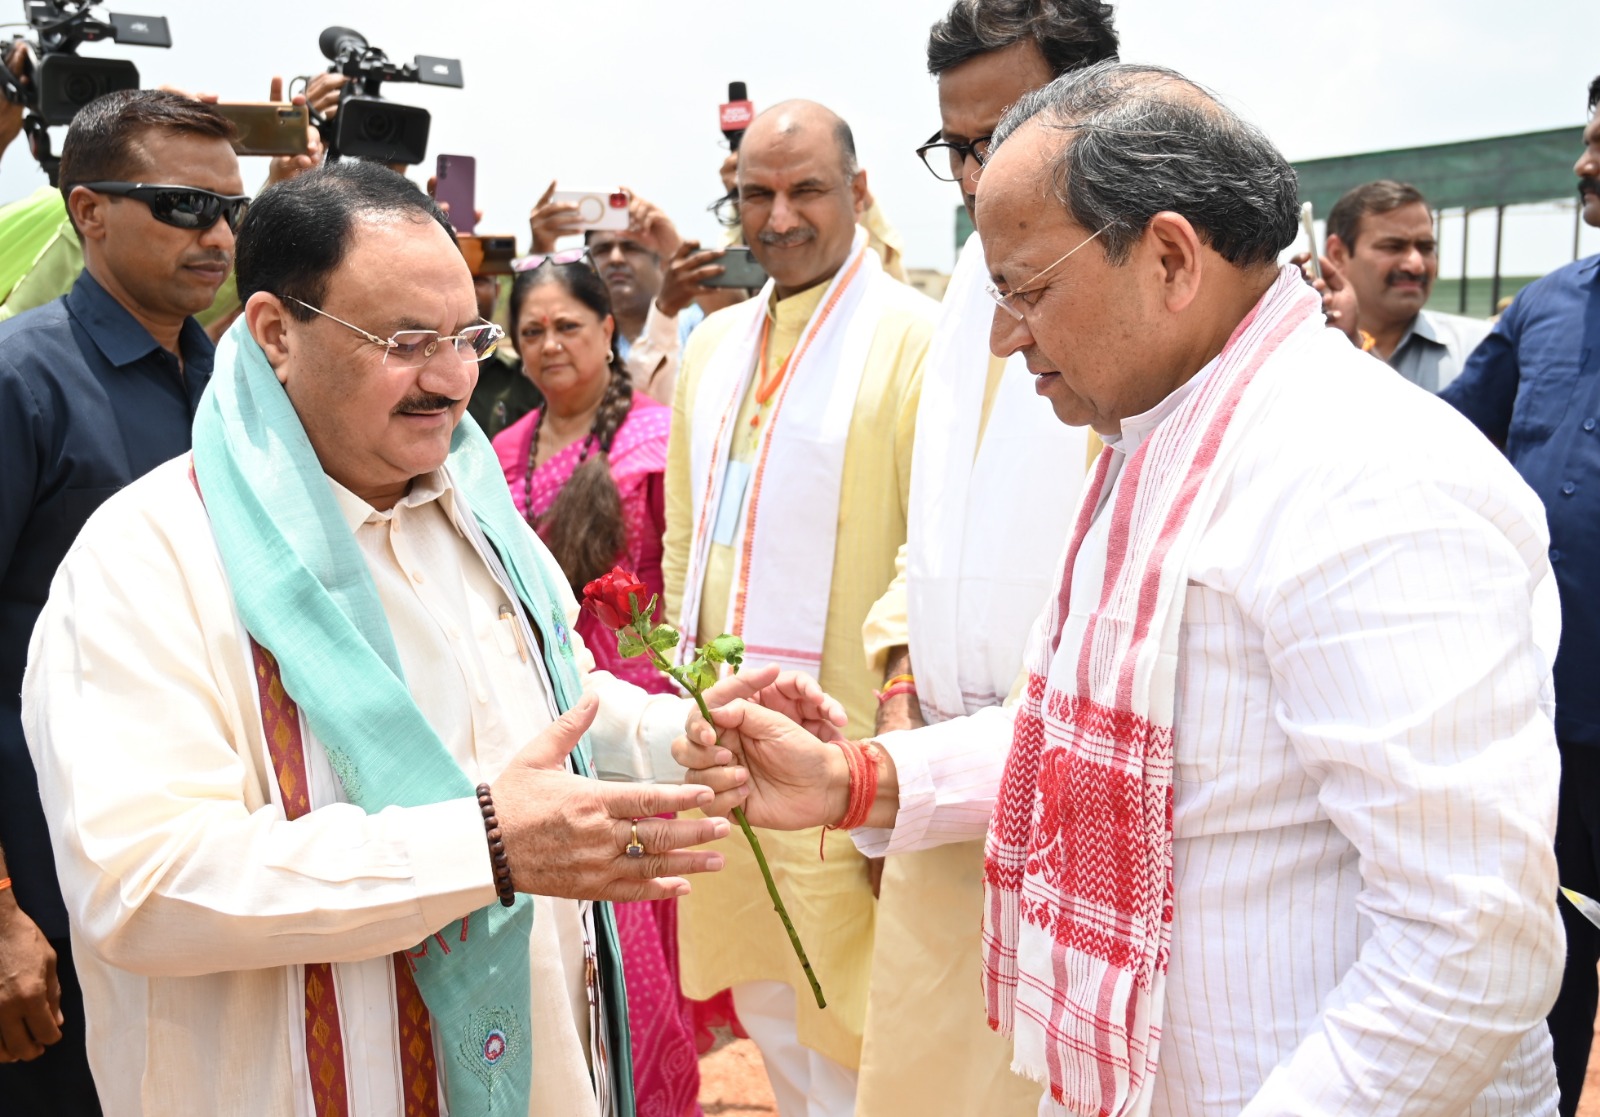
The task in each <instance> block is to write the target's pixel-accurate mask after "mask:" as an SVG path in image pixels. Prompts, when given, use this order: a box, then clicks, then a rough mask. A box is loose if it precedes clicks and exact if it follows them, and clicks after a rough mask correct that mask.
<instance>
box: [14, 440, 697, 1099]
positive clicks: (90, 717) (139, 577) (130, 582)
mask: <svg viewBox="0 0 1600 1117" xmlns="http://www.w3.org/2000/svg"><path fill="white" fill-rule="evenodd" d="M330 485H332V486H333V489H334V493H335V496H336V498H337V499H338V501H339V505H340V508H341V510H342V511H343V512H344V515H345V521H346V524H347V525H348V526H349V528H350V530H351V532H352V533H353V534H354V535H355V538H356V542H357V544H358V545H359V546H360V547H361V549H362V552H363V554H364V556H365V557H366V559H367V563H368V566H369V569H370V570H371V572H372V575H373V581H374V583H375V585H376V587H377V591H378V597H379V600H380V602H381V603H382V605H383V609H384V613H385V616H386V617H387V619H388V622H389V626H390V629H391V631H392V632H393V634H394V638H395V644H396V646H397V648H398V650H399V653H400V658H401V663H402V666H403V669H404V672H405V676H406V680H407V683H408V686H409V687H410V689H411V692H412V694H413V696H414V697H415V699H416V701H417V704H418V706H419V707H420V708H421V710H422V712H423V714H424V715H425V716H426V717H427V719H428V721H429V723H430V724H431V725H433V726H434V728H435V729H436V730H437V731H438V733H439V736H440V738H441V739H442V740H443V742H444V744H445V747H446V748H447V749H448V750H449V751H450V753H451V755H452V756H453V757H454V758H455V759H456V761H457V763H459V764H460V765H461V767H462V770H463V771H464V772H465V773H466V774H467V776H468V777H469V779H471V780H472V781H473V782H474V783H476V782H478V781H480V780H482V781H492V780H493V779H494V778H495V776H496V775H498V774H499V772H500V771H501V770H502V769H503V768H504V767H505V766H506V764H507V763H508V762H509V761H510V760H511V758H512V757H513V756H514V755H515V754H516V753H517V752H518V751H519V750H520V749H521V748H522V746H523V745H525V744H526V743H527V742H528V741H530V740H532V739H533V738H534V737H535V736H536V735H537V734H538V732H539V730H541V729H542V728H544V727H545V726H547V725H548V724H549V723H550V721H551V719H552V717H553V716H554V712H555V711H554V707H553V704H552V701H551V698H550V694H551V690H550V685H549V681H548V679H547V678H546V677H545V676H544V673H543V666H542V664H541V663H540V661H539V657H538V655H537V649H536V648H532V647H530V649H529V655H528V658H527V659H526V660H524V659H523V657H522V654H521V652H520V651H519V647H518V644H517V642H516V639H515V637H514V636H513V635H512V631H511V626H510V623H509V622H507V621H504V620H502V619H501V616H500V606H501V605H502V604H506V603H510V602H513V601H515V598H514V597H512V596H511V595H510V591H509V590H507V589H506V588H505V586H504V585H502V584H501V582H500V581H499V580H498V579H497V577H496V576H495V574H494V573H492V572H491V569H490V566H489V565H488V563H487V562H486V560H485V559H484V557H483V556H482V555H481V554H480V552H479V547H480V546H482V545H483V544H482V543H481V537H478V536H477V534H476V527H475V525H474V524H472V523H471V521H470V518H469V517H467V516H465V515H464V513H463V511H462V510H461V509H460V508H459V507H458V505H457V502H456V498H455V493H454V491H453V490H452V489H451V488H450V486H449V483H448V480H447V478H446V477H445V476H444V475H443V474H442V473H441V474H431V475H428V476H426V477H423V478H419V479H418V481H417V482H416V483H415V484H414V485H413V487H412V490H411V492H410V494H409V495H408V496H407V497H406V498H405V499H404V500H402V501H401V502H400V503H399V504H398V505H397V506H396V507H395V508H393V509H392V510H390V511H388V512H377V511H374V510H373V509H372V508H371V507H370V506H368V505H367V504H366V503H365V502H363V501H362V500H361V499H360V498H358V497H356V496H354V495H353V494H351V493H349V492H348V491H346V490H344V489H342V488H341V487H339V486H338V485H336V484H333V483H332V482H330ZM567 606H568V608H567V623H568V626H569V628H570V627H571V625H572V622H573V621H574V620H575V619H576V605H575V603H573V602H572V601H571V599H570V597H569V598H568V599H567ZM572 639H573V640H577V639H578V637H577V634H576V633H575V632H574V633H572ZM577 651H578V656H579V666H580V669H582V670H585V671H586V670H587V669H588V667H589V666H591V664H592V661H591V660H590V659H589V657H588V654H587V652H586V651H585V650H584V649H583V648H582V647H581V644H580V645H579V647H578V648H577ZM586 688H587V689H592V690H595V691H597V692H599V693H600V694H601V695H602V714H601V716H600V719H599V720H597V722H596V726H595V728H594V729H593V730H591V739H592V740H594V741H596V742H597V743H599V744H601V745H602V746H603V748H604V751H605V752H606V753H607V754H608V756H609V757H610V762H609V763H608V764H607V766H608V767H609V768H611V769H613V770H615V769H619V768H620V769H628V768H632V769H634V770H638V771H641V772H642V773H643V774H648V772H649V769H650V767H651V761H650V756H651V750H652V749H653V750H654V755H657V756H659V755H661V754H662V753H664V751H665V749H666V748H667V747H668V746H669V745H670V742H671V739H672V737H673V736H675V735H676V734H677V733H678V732H680V731H681V728H682V720H683V713H684V710H683V704H682V703H680V702H679V700H677V699H673V698H660V697H657V698H654V699H648V698H646V696H645V695H644V694H643V692H640V691H638V690H636V689H635V688H633V687H631V686H628V685H627V684H624V683H621V682H619V681H617V680H616V679H614V678H612V677H611V676H610V675H608V674H604V673H595V674H591V675H588V676H587V679H586ZM23 722H24V727H25V729H26V732H27V737H28V743H29V747H30V749H31V750H32V752H33V758H34V764H35V766H36V768H37V769H38V772H39V780H40V792H41V795H42V797H43V799H44V802H45V805H46V814H47V816H48V817H49V818H50V820H51V837H52V841H53V844H54V846H55V851H56V862H57V867H58V870H59V872H60V876H61V885H62V891H63V894H64V895H65V897H66V901H67V909H68V913H69V914H70V916H71V919H72V938H73V952H74V957H75V961H76V963H77V967H78V973H79V976H80V978H81V980H82V982H83V985H84V999H85V1007H86V1012H87V1016H88V1047H89V1060H90V1065H91V1067H92V1069H93V1071H94V1074H95V1082H96V1086H97V1088H98V1089H99V1092H100V1095H101V1098H102V1101H103V1104H104V1106H105V1110H106V1113H107V1114H108V1117H123V1115H135V1114H137V1115H149V1117H168V1115H182V1114H194V1115H196V1117H199V1115H205V1117H212V1115H216V1114H240V1115H246V1114H249V1115H255V1114H265V1113H272V1114H293V1115H295V1117H311V1093H310V1087H309V1078H308V1076H307V1072H306V1069H305V1058H306V1056H305V1042H304V1027H305V1026H304V1022H303V998H304V991H303V982H304V979H303V976H302V975H303V969H302V965H301V963H304V962H312V961H327V962H334V963H336V965H335V966H334V976H335V982H336V985H337V987H338V992H339V1006H340V1016H341V1030H342V1034H343V1038H344V1041H345V1067H346V1080H347V1083H348V1086H349V1091H350V1111H351V1113H359V1114H362V1115H363V1117H366V1115H383V1117H388V1115H391V1114H392V1115H395V1117H399V1115H401V1114H403V1113H404V1106H403V1100H404V1099H403V1096H402V1092H401V1087H400V1078H399V1053H398V1050H397V1042H396V1034H397V1031H396V1022H395V1007H394V1003H395V1002H394V992H393V976H392V969H391V967H392V963H391V961H390V958H389V955H390V954H392V953H393V952H394V951H396V950H400V949H403V948H408V947H414V946H416V944H418V943H420V942H422V941H423V940H424V939H426V938H427V937H428V936H429V935H431V934H432V933H433V932H435V931H438V930H439V929H440V928H443V927H446V925H448V924H453V923H455V922H456V921H459V920H460V918H461V917H462V916H463V915H465V914H467V913H468V912H471V911H474V910H475V909H477V908H479V907H482V906H484V905H486V904H489V903H492V902H494V884H493V880H492V874H491V870H490V863H489V857H488V851H487V846H486V845H485V839H484V830H483V820H482V818H481V816H480V814H479V811H478V807H477V802H476V800H475V799H472V798H463V799H456V800H451V801H447V802H443V803H437V804H433V805H431V806H425V807H414V808H394V807H391V808H389V809H387V810H384V811H381V812H378V813H377V814H371V815H369V814H367V813H365V812H364V811H362V810H360V809H358V808H356V807H354V806H351V805H349V804H347V803H344V802H343V801H342V800H343V795H342V793H341V790H340V786H339V783H338V781H337V779H336V778H335V777H334V775H333V773H332V771H331V769H330V768H329V765H328V762H327V756H326V753H325V752H324V751H323V750H322V748H321V746H320V745H318V744H317V743H316V742H315V739H314V738H312V737H311V736H310V735H309V733H308V734H307V739H306V748H305V753H306V768H307V778H308V781H309V784H310V790H311V802H312V806H313V810H312V811H311V812H310V813H308V814H307V815H305V816H303V817H302V818H300V819H298V820H296V821H294V822H288V821H286V820H285V816H284V813H283V808H282V804H281V802H280V793H279V789H278V785H277V780H276V777H275V775H274V773H273V771H272V767H271V764H270V761H269V760H268V752H267V748H266V742H265V741H264V739H263V736H262V728H261V720H260V712H259V706H258V700H257V697H256V689H255V680H254V675H253V669H252V661H251V653H250V646H249V642H248V637H247V635H246V634H245V631H244V629H243V627H242V625H241V624H240V622H239V619H238V617H237V615H236V613H235V612H234V608H233V601H232V595H231V591H230V589H229V587H228V584H227V580H226V577H225V575H224V573H223V569H222V566H221V560H220V557H219V556H218V554H217V551H216V547H215V543H214V541H213V540H212V536H211V532H210V527H209V522H208V521H207V519H206V515H205V511H204V509H203V507H202V506H201V504H200V502H199V500H198V499H197V498H196V496H195V492H194V489H193V487H192V485H191V483H190V480H189V473H188V461H187V458H181V459H177V460H174V461H172V462H169V463H167V464H166V465H164V466H161V467H159V468H158V469H156V470H155V471H153V472H152V473H150V474H149V475H147V476H146V477H145V478H143V479H141V480H140V481H137V482H135V483H134V484H133V485H130V486H129V487H128V488H127V489H124V490H123V491H122V492H121V493H119V494H118V495H117V496H115V497H113V498H112V499H111V500H110V501H108V502H107V503H106V504H105V505H104V506H103V507H102V508H101V510H100V511H98V512H97V513H96V514H95V516H94V517H93V518H92V519H91V520H90V522H89V524H88V525H87V526H86V527H85V528H84V531H83V533H82V534H81V535H80V536H79V538H78V540H77V542H76V543H75V544H74V546H73V549H72V551H71V552H70V553H69V554H68V556H67V559H66V561H65V562H64V563H63V564H62V567H61V569H60V571H59V572H58V573H57V576H56V579H55V582H54V583H53V585H52V588H51V596H50V600H49V603H48V604H47V605H46V607H45V610H44V613H43V615H42V616H41V618H40V621H39V624H38V627H37V628H36V629H35V631H34V636H33V645H32V647H31V649H30V655H29V665H28V673H27V676H26V678H25V680H24V684H23ZM586 931H587V925H586V919H585V913H584V910H583V907H582V906H580V905H579V904H577V903H576V902H574V901H568V900H552V899H549V898H546V897H539V898H536V908H535V918H534V931H533V937H532V941H531V943H530V956H531V961H532V974H531V978H532V980H531V993H532V1010H533V1011H532V1022H533V1032H532V1035H531V1036H530V1046H531V1048H532V1051H533V1058H534V1082H535V1092H534V1102H535V1105H534V1109H535V1110H536V1111H538V1112H560V1113H563V1114H569V1113H570V1114H580V1115H581V1114H584V1113H590V1114H592V1113H594V1112H595V1098H594V1091H593V1087H592V1085H591V1083H590V1077H589V1069H588V1053H587V1049H586V1045H587V1042H588V1008H587V995H586V990H585V987H584V984H583V959H584V939H585V936H586ZM445 1060H446V1054H445V1053H440V1055H439V1065H440V1067H441V1068H442V1067H443V1066H444V1065H445Z"/></svg>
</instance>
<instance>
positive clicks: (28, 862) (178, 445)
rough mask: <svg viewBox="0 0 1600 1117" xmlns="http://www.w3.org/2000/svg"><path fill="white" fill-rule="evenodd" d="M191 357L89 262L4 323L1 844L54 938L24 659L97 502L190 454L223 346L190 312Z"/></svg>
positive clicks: (62, 921)
mask: <svg viewBox="0 0 1600 1117" xmlns="http://www.w3.org/2000/svg"><path fill="white" fill-rule="evenodd" d="M179 348H180V349H181V350H182V352H183V365H182V367H181V368H180V366H179V363H178V359H177V358H176V357H175V356H173V355H172V354H171V353H169V352H167V351H166V350H165V349H163V348H161V346H160V345H159V344H157V342H156V340H155V338H153V337H151V336H150V334H149V332H148V331H146V330H145V328H144V327H143V326H141V325H140V324H139V323H138V321H137V320H136V319H135V318H134V317H133V315H131V314H129V313H128V312H127V311H126V310H125V309H123V307H122V305H121V304H120V303H118V302H117V301H116V300H115V299H113V298H112V297H111V296H110V295H109V294H107V293H106V291H105V288H103V287H101V286H100V284H98V283H96V282H95V281H94V279H93V278H92V277H90V275H89V273H88V271H84V272H83V273H82V274H81V275H80V276H79V277H78V281H77V282H76V283H75V284H74V285H73V287H72V290H71V291H70V292H68V293H67V294H66V295H63V296H62V297H61V298H59V299H57V300H56V301H55V302H52V303H49V304H47V305H45V306H41V307H39V308H37V309H35V310H30V311H28V312H27V313H25V314H20V315H18V316H17V317H15V318H13V319H11V320H9V321H7V322H4V323H0V846H4V848H5V856H6V862H7V865H8V866H9V871H10V873H11V877H12V880H13V882H14V887H15V889H16V896H17V903H18V904H19V905H21V907H22V909H23V910H24V911H26V912H27V913H28V915H29V916H30V917H31V918H32V919H33V920H34V922H35V923H37V924H39V927H40V929H41V930H43V931H44V933H45V935H46V936H47V937H49V938H63V937H65V936H66V934H67V916H66V910H65V908H64V907H63V906H62V903H61V895H60V888H59V886H58V885H57V883H56V874H55V862H54V860H53V858H52V857H51V853H50V837H49V834H48V832H47V831H46V829H45V823H44V812H43V810H42V808H41V807H40V805H39V789H38V782H37V780H36V779H35V777H34V772H33V763H32V761H31V759H30V758H29V756H28V747H27V743H26V742H25V741H24V740H23V736H22V707H21V701H20V695H21V691H22V671H23V668H24V666H26V664H27V659H28V639H29V637H30V635H31V634H32V632H33V626H34V622H35V621H37V620H38V618H39V612H40V610H42V609H43V608H44V603H45V598H46V597H47V596H49V593H50V581H51V579H52V578H54V577H55V572H56V567H57V566H58V565H60V563H61V560H62V559H63V558H64V557H65V556H66V553H67V549H68V548H69V547H71V546H72V541H73V540H74V539H75V538H77V535H78V529H80V528H81V527H83V524H84V521H86V520H87V519H88V518H89V515H90V514H91V513H92V512H93V511H94V510H95V509H96V508H98V507H99V506H100V504H101V503H102V502H103V501H105V499H106V498H107V497H109V496H111V494H112V493H115V492H116V491H117V490H118V489H120V488H122V487H123V486H124V485H126V484H128V483H129V482H130V481H133V480H135V479H137V478H139V477H141V476H142V475H144V474H145V473H148V472H149V471H150V470H151V469H154V468H155V467H156V466H158V465H160V464H161V463H162V462H164V461H167V460H168V459H170V458H175V457H177V456H178V455H179V454H183V453H187V452H188V450H189V445H190V433H189V432H190V427H191V425H192V423H193V421H194V413H195V408H196V407H197V406H198V405H199V403H200V395H201V393H202V392H203V391H204V390H205V386H206V384H207V383H208V382H209V381H210V379H211V362H212V357H213V354H214V352H215V351H214V349H213V347H212V344H211V339H210V338H208V337H206V334H205V331H204V330H203V329H201V328H200V324H199V323H198V322H196V321H195V320H194V319H193V318H190V319H187V320H186V321H185V322H184V324H183V329H182V332H181V333H180V335H179Z"/></svg>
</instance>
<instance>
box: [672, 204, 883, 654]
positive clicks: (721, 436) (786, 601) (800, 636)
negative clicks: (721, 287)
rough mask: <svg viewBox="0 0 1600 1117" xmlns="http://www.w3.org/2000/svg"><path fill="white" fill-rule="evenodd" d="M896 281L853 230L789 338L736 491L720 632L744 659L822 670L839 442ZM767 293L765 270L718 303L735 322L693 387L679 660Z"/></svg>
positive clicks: (691, 642) (692, 620) (693, 627)
mask: <svg viewBox="0 0 1600 1117" xmlns="http://www.w3.org/2000/svg"><path fill="white" fill-rule="evenodd" d="M894 283H895V281H894V280H891V279H889V278H888V277H887V276H885V275H884V274H883V267H882V265H881V264H879V263H878V257H877V254H876V253H874V252H873V251H872V250H871V249H870V248H869V247H867V237H866V234H865V233H863V232H862V231H861V230H860V229H857V230H856V234H855V242H854V245H853V247H852V248H851V251H850V256H849V258H848V259H847V260H846V261H845V263H844V266H843V267H841V268H840V269H839V271H838V273H837V274H836V275H835V276H834V277H833V279H832V280H831V281H830V282H829V284H828V289H827V291H826V293H825V294H824V295H823V298H822V302H821V303H819V304H818V306H817V310H816V312H815V313H814V314H812V316H811V321H810V322H808V323H807V324H806V328H805V329H804V330H803V331H802V332H801V334H800V339H799V340H798V341H797V342H796V343H795V347H794V350H793V352H792V353H791V354H790V356H789V360H788V371H787V373H786V374H785V375H784V377H783V382H782V384H781V385H780V386H779V387H778V390H777V394H776V395H775V396H774V397H773V400H772V408H771V411H770V413H769V414H768V415H767V416H766V417H765V418H764V419H763V421H762V424H761V427H760V429H759V439H760V441H759V443H758V445H757V448H756V455H755V461H754V462H753V463H752V465H751V472H750V475H749V480H748V483H747V484H746V485H745V486H744V488H743V491H742V493H740V494H738V497H737V498H738V499H740V500H741V504H740V507H739V509H738V510H737V511H738V526H737V528H736V529H735V532H734V535H733V540H732V545H733V548H734V553H735V554H736V556H737V558H736V561H735V564H734V573H733V585H732V586H731V587H730V590H729V593H728V615H727V620H726V622H725V624H724V626H723V629H722V631H724V632H731V633H733V634H734V635H736V636H741V637H743V639H744V642H745V658H746V659H748V660H751V661H752V662H757V661H759V662H772V663H777V664H779V665H781V666H783V667H785V668H793V669H795V670H800V671H805V672H807V673H809V674H812V675H815V674H816V673H817V671H818V669H819V668H820V667H821V664H822V641H823V636H824V634H825V631H826V629H827V620H828V600H829V586H830V585H831V584H832V582H833V552H834V546H835V544H836V542H837V540H838V526H839V525H838V519H839V517H838V508H839V489H840V485H841V483H842V479H843V475H844V448H845V442H846V441H847V439H848V437H849V434H850V420H851V417H852V415H853V414H854V412H855V406H856V396H857V394H858V393H859V392H860V390H861V377H862V375H863V373H864V372H865V370H866V361H867V353H868V351H869V350H870V349H871V347H872V337H873V334H874V333H876V332H877V328H878V320H879V318H880V316H881V312H880V308H881V307H882V306H883V305H884V301H885V297H886V296H885V292H884V285H887V284H894ZM774 290H775V288H774V285H773V282H772V280H770V279H769V280H768V281H767V285H766V286H765V287H763V288H762V289H761V294H760V295H758V296H757V297H756V298H753V299H750V300H749V301H747V302H745V303H742V304H741V305H739V306H736V307H733V308H731V309H729V310H727V311H724V312H723V313H725V314H730V315H734V316H735V321H734V324H733V326H732V327H731V328H730V329H729V331H728V334H727V338H726V340H725V341H724V342H723V343H722V345H721V346H720V347H719V348H718V349H717V351H716V353H714V354H713V355H712V357H711V359H710V360H709V361H708V362H707V364H706V369H705V372H704V373H703V374H702V375H701V377H700V383H699V386H698V388H697V389H696V395H695V405H694V415H693V424H692V428H691V429H692V431H693V435H694V444H693V447H692V449H691V451H690V461H691V465H690V474H689V477H690V483H691V485H692V486H693V488H692V492H693V494H694V505H693V516H694V534H693V536H692V538H691V540H690V544H689V566H688V570H687V571H686V573H685V577H684V583H683V612H682V616H681V618H680V621H679V628H680V630H681V631H682V633H683V642H682V644H681V645H679V648H678V655H679V660H680V662H685V663H686V662H688V661H689V660H690V659H693V658H694V654H695V646H696V641H697V639H698V637H699V631H700V596H701V593H702V591H703V589H704V586H705V576H706V565H707V563H708V561H709V559H710V555H711V542H712V534H713V527H714V525H715V523H716V521H717V520H718V518H719V516H721V515H724V514H726V513H724V512H723V510H722V508H721V504H722V501H723V499H724V497H723V493H724V491H725V488H726V481H727V478H728V463H729V457H730V451H731V449H732V445H733V440H734V438H736V437H743V436H744V432H743V431H740V430H736V428H737V427H738V426H739V423H738V416H739V410H740V407H741V406H742V405H743V403H744V398H745V395H746V393H747V391H748V390H749V387H750V380H751V378H752V377H753V376H754V375H755V370H756V364H757V361H758V359H759V357H760V354H759V353H758V352H757V350H758V348H759V346H760V344H761V338H762V337H763V336H764V333H765V331H763V330H762V324H763V322H765V321H766V316H767V314H768V306H769V304H770V302H771V299H772V297H773V292H774ZM767 493H780V494H782V511H781V513H777V512H774V511H773V510H772V509H771V507H770V504H769V506H768V507H766V508H763V504H762V497H763V495H764V494H767ZM729 499H734V497H730V498H729ZM730 511H731V510H730ZM763 513H765V514H763Z"/></svg>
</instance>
